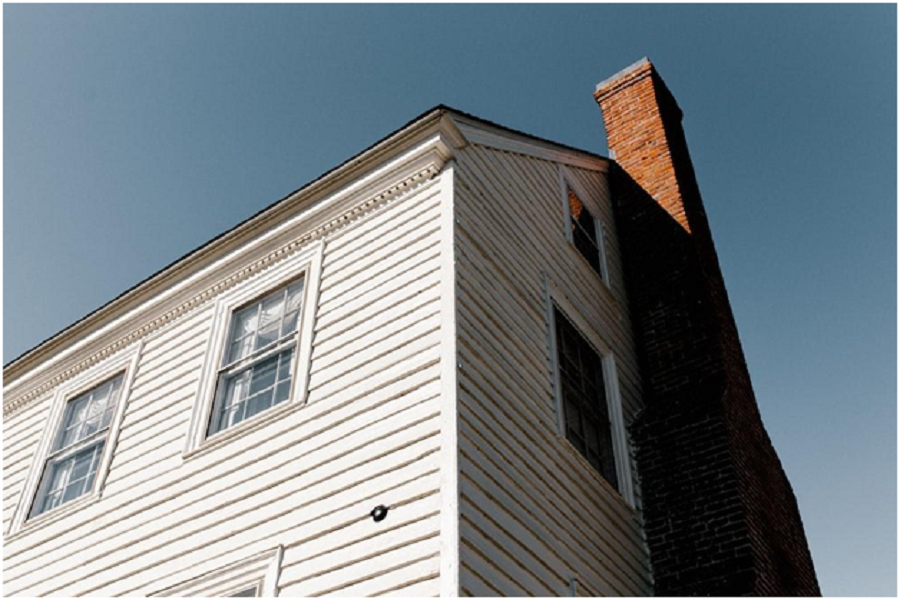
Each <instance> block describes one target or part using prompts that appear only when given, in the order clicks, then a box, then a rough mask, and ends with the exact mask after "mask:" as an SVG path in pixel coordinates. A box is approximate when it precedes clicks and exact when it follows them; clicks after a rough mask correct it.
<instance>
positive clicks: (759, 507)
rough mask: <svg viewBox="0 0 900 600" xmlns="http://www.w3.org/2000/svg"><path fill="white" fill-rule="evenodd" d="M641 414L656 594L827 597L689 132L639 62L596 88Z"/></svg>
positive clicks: (636, 431)
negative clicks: (764, 404) (762, 404)
mask: <svg viewBox="0 0 900 600" xmlns="http://www.w3.org/2000/svg"><path fill="white" fill-rule="evenodd" d="M594 96H595V99H596V100H597V102H598V104H599V105H600V108H601V109H602V111H603V118H604V121H605V124H606V130H607V140H608V145H609V148H610V150H611V151H612V152H613V153H614V154H615V159H616V161H617V163H618V164H617V166H616V167H615V168H614V169H613V170H612V177H611V187H612V191H613V196H614V202H615V210H616V225H617V228H618V233H619V239H620V243H621V246H622V255H623V261H624V266H625V269H626V284H627V287H628V295H629V302H630V310H631V314H632V322H633V327H634V330H635V336H636V339H637V340H638V345H639V351H640V353H641V356H640V359H641V367H642V374H643V378H644V386H645V397H646V408H645V409H644V410H643V411H642V412H641V414H639V415H638V417H637V418H636V420H635V422H634V423H633V425H632V429H631V434H632V440H633V442H634V445H635V453H636V457H637V464H638V473H639V476H640V478H641V485H642V490H643V494H644V496H643V502H644V518H645V525H646V533H647V543H648V546H649V548H650V554H651V560H652V565H653V573H654V582H655V588H656V593H657V594H659V595H665V596H683V595H730V596H738V595H784V596H786V595H820V590H819V586H818V582H817V580H816V575H815V569H814V567H813V563H812V558H811V556H810V553H809V548H808V546H807V542H806V536H805V534H804V531H803V524H802V521H801V519H800V513H799V511H798V509H797V503H796V499H795V497H794V493H793V490H792V489H791V486H790V483H789V482H788V479H787V476H786V475H785V473H784V470H783V468H782V466H781V463H780V461H779V459H778V456H777V454H776V453H775V449H774V448H773V446H772V443H771V441H770V439H769V437H768V434H767V433H766V431H765V427H764V426H763V423H762V419H761V417H760V414H759V410H758V407H757V404H756V398H755V396H754V393H753V388H752V385H751V382H750V375H749V372H748V370H747V365H746V362H745V360H744V354H743V350H742V348H741V343H740V338H739V337H738V332H737V326H736V324H735V322H734V316H733V314H732V311H731V306H730V303H729V301H728V294H727V292H726V290H725V283H724V281H723V278H722V274H721V269H720V267H719V262H718V257H717V255H716V251H715V246H714V244H713V240H712V235H711V233H710V230H709V223H708V221H707V218H706V213H705V211H704V209H703V202H702V199H701V197H700V191H699V188H698V186H697V181H696V177H695V175H694V170H693V166H692V164H691V160H690V155H689V153H688V149H687V142H686V140H685V136H684V131H683V129H682V126H681V120H682V112H681V109H680V108H679V107H678V104H677V103H676V102H675V99H674V97H673V96H672V94H671V93H670V92H669V90H668V88H667V87H666V85H665V83H664V82H663V81H662V79H661V78H660V77H659V74H658V73H657V72H656V70H655V68H654V67H653V65H652V63H650V62H649V61H648V60H646V59H644V60H642V61H640V62H638V63H636V64H635V65H632V67H629V68H628V69H626V70H625V71H623V72H621V73H619V74H617V75H616V76H614V77H612V78H610V79H608V80H606V81H604V82H603V83H601V84H600V85H599V86H598V88H597V91H596V92H595V94H594Z"/></svg>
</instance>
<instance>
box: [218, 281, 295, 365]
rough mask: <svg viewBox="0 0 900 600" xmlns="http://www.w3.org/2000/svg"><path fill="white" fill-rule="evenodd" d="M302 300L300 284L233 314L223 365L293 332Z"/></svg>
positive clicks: (290, 286)
mask: <svg viewBox="0 0 900 600" xmlns="http://www.w3.org/2000/svg"><path fill="white" fill-rule="evenodd" d="M302 299H303V280H302V279H300V280H298V281H295V282H294V283H292V284H290V285H288V286H285V287H282V288H280V289H278V290H276V291H274V292H272V293H271V294H269V295H267V296H266V297H264V298H262V299H261V300H259V301H257V302H254V303H253V304H251V305H250V306H247V307H245V308H243V309H241V310H240V311H238V312H236V313H235V314H234V317H233V318H232V325H231V334H230V335H229V340H228V351H227V352H226V353H225V354H226V356H225V359H224V360H223V361H222V362H223V364H224V365H228V364H232V363H234V362H236V361H238V360H241V359H242V358H245V357H247V356H249V355H250V354H251V353H253V352H255V351H256V350H259V349H260V348H265V347H266V346H268V345H269V344H271V343H273V342H275V341H277V340H279V339H281V338H282V337H284V336H286V335H288V334H290V333H292V332H294V331H295V330H296V329H297V320H298V318H299V314H300V304H301V301H302Z"/></svg>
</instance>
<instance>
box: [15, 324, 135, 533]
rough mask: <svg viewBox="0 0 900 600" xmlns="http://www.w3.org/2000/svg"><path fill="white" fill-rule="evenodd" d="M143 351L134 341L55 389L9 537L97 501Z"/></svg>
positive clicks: (17, 504)
mask: <svg viewBox="0 0 900 600" xmlns="http://www.w3.org/2000/svg"><path fill="white" fill-rule="evenodd" d="M143 347H144V342H143V341H137V342H135V343H133V344H131V345H129V346H127V347H125V348H122V349H120V350H119V351H118V352H116V353H115V354H113V355H111V356H108V357H106V358H104V359H103V360H102V361H100V362H98V363H97V364H95V365H93V366H92V367H89V368H88V369H85V370H84V371H82V372H81V373H79V374H76V375H73V376H72V377H71V378H69V379H67V380H65V381H63V382H61V383H60V384H59V385H58V386H57V387H56V390H55V391H54V392H53V396H52V399H51V400H50V406H49V410H48V411H47V414H46V420H45V421H44V425H43V431H42V433H41V437H40V442H39V443H38V446H37V448H36V449H35V452H34V458H33V459H32V462H31V467H30V468H29V469H28V474H27V476H26V477H25V482H24V485H23V487H22V492H21V494H20V495H19V500H18V502H17V503H16V508H15V511H14V512H13V515H12V518H11V519H10V520H9V526H8V530H7V535H10V536H15V535H18V534H19V533H21V532H24V531H32V530H34V529H39V528H41V527H47V526H49V525H51V524H52V523H55V522H56V521H58V520H59V519H61V518H64V517H65V516H66V515H70V514H72V513H73V512H75V511H78V510H81V508H83V507H84V506H85V505H86V504H89V503H91V502H94V501H96V500H97V499H99V498H100V496H101V494H102V492H103V484H104V482H105V481H106V476H107V474H108V473H109V468H110V465H111V463H112V458H113V451H114V449H115V447H116V440H117V439H118V436H119V430H120V429H121V425H122V418H123V416H124V414H125V410H126V409H127V405H128V396H129V390H130V388H131V381H132V379H133V378H134V374H135V373H136V372H137V365H138V362H139V361H140V358H141V352H142V349H143Z"/></svg>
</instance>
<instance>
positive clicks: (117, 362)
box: [8, 342, 143, 537]
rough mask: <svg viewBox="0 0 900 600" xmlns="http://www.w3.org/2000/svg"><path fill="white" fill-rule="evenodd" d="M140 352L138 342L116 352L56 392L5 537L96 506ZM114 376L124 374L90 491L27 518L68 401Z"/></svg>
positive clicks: (101, 491)
mask: <svg viewBox="0 0 900 600" xmlns="http://www.w3.org/2000/svg"><path fill="white" fill-rule="evenodd" d="M142 349H143V342H138V343H137V344H135V345H134V346H132V347H130V348H128V349H126V350H123V351H122V352H120V353H119V354H118V355H117V356H115V357H114V358H113V359H112V360H109V361H107V362H106V363H104V364H103V365H100V366H98V367H96V368H94V369H91V370H89V371H86V372H85V373H82V374H81V376H79V377H76V378H75V379H72V380H71V381H69V382H68V383H67V384H66V385H63V386H60V387H59V388H57V390H56V394H55V395H54V398H53V404H52V406H51V408H50V414H49V416H48V418H47V421H46V426H45V427H44V431H43V433H42V435H41V440H40V443H39V446H38V449H37V451H36V453H35V456H34V457H33V458H32V460H31V467H30V469H29V472H28V476H27V478H26V479H25V484H24V486H23V487H22V492H21V493H20V494H19V499H18V504H17V506H16V509H15V513H14V515H13V517H12V519H11V522H10V525H9V531H8V537H13V536H16V535H22V534H23V532H27V530H30V529H36V528H40V527H47V526H48V525H49V524H52V523H53V522H55V521H57V520H59V519H62V518H65V517H66V516H67V515H72V514H73V513H77V510H78V509H79V508H80V507H83V506H85V505H86V504H88V503H93V502H96V501H97V500H98V499H99V498H100V496H101V495H102V493H103V485H104V482H105V481H106V476H107V474H108V473H109V466H110V462H111V461H112V456H113V454H114V453H115V448H116V442H117V441H118V438H119V429H120V428H121V425H122V416H123V415H124V414H125V410H126V408H127V406H128V400H129V397H130V396H131V393H130V392H131V384H132V382H133V381H134V374H135V371H137V368H138V367H137V366H138V364H139V362H140V357H141V350H142ZM117 373H123V374H124V376H123V379H122V388H121V389H120V390H119V398H118V401H117V403H116V408H115V411H114V413H113V416H112V418H111V420H110V424H109V429H108V430H107V434H106V442H105V444H104V446H103V454H102V456H101V459H100V464H99V465H98V467H97V473H96V475H95V476H94V484H93V487H92V488H91V490H90V491H89V492H88V493H86V494H84V495H83V496H81V497H79V498H78V499H76V500H72V501H70V502H67V503H65V504H62V505H60V506H58V507H56V508H55V509H52V510H49V511H47V512H45V513H43V514H40V515H37V516H35V517H30V518H29V516H28V513H29V511H30V510H31V505H32V502H33V501H34V499H35V495H36V494H37V492H38V487H39V484H40V480H41V476H42V474H43V472H44V468H45V464H46V462H47V457H48V456H49V455H50V450H51V447H52V445H53V441H54V439H56V436H57V435H58V433H59V427H60V422H61V419H62V417H63V413H64V412H65V408H66V404H67V403H68V401H69V400H70V399H71V398H73V397H75V396H78V395H79V394H81V393H82V392H84V391H85V390H87V389H90V388H92V387H94V386H96V385H97V384H98V383H100V382H102V381H104V380H106V379H109V378H110V377H112V376H114V375H115V374H117ZM76 518H77V517H76Z"/></svg>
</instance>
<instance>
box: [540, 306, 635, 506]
mask: <svg viewBox="0 0 900 600" xmlns="http://www.w3.org/2000/svg"><path fill="white" fill-rule="evenodd" d="M554 321H555V324H556V339H557V363H558V365H559V380H560V395H561V396H562V401H563V419H564V421H565V424H566V437H567V438H568V440H569V441H570V442H571V443H572V445H574V446H575V447H576V448H577V449H578V451H579V452H581V454H582V455H584V457H585V458H586V459H587V460H588V462H590V463H591V465H593V466H594V468H596V469H597V471H598V472H599V473H600V474H601V475H602V476H603V477H604V479H606V480H607V481H608V482H609V483H610V484H612V486H613V487H615V488H617V489H618V485H619V483H618V477H617V474H616V465H615V455H614V453H613V443H612V431H611V429H610V423H609V408H608V406H607V398H606V383H605V381H604V378H603V357H602V356H601V355H600V354H599V353H598V352H597V351H596V350H594V347H593V346H591V344H590V343H589V342H588V341H587V340H586V339H585V338H584V337H583V336H582V335H581V333H580V332H579V331H578V330H577V329H576V328H575V327H574V326H573V325H572V324H571V323H570V322H569V320H568V319H567V318H566V317H565V315H563V314H562V312H560V311H559V309H555V310H554ZM560 340H562V343H560Z"/></svg>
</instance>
